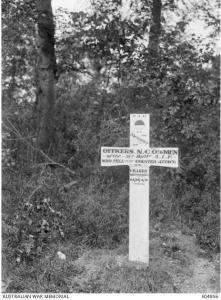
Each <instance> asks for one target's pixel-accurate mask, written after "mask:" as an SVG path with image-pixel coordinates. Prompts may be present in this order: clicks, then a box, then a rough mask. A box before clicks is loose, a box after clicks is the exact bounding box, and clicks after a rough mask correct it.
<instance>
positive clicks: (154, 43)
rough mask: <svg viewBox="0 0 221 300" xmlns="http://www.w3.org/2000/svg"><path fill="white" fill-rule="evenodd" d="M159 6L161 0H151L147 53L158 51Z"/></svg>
mask: <svg viewBox="0 0 221 300" xmlns="http://www.w3.org/2000/svg"><path fill="white" fill-rule="evenodd" d="M161 8H162V3H161V0H153V4H152V24H151V26H150V34H149V46H148V48H149V53H150V54H151V56H152V55H156V54H157V52H158V46H159V37H160V30H161V20H160V19H161Z"/></svg>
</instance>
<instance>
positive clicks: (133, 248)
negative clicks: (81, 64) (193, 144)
mask: <svg viewBox="0 0 221 300" xmlns="http://www.w3.org/2000/svg"><path fill="white" fill-rule="evenodd" d="M149 120H150V118H149V114H131V115H130V147H101V166H122V165H128V166H129V168H130V178H129V181H130V187H129V260H130V261H138V262H143V263H146V264H149V167H150V166H161V167H171V168H176V167H178V148H150V145H149V123H150V122H149Z"/></svg>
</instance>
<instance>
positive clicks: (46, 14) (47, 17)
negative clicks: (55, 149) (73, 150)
mask: <svg viewBox="0 0 221 300" xmlns="http://www.w3.org/2000/svg"><path fill="white" fill-rule="evenodd" d="M37 13H38V23H37V25H38V41H37V48H38V61H37V145H38V147H39V148H40V149H41V150H43V151H49V149H50V146H51V144H52V140H53V111H54V103H55V78H54V77H55V69H56V59H55V50H54V32H55V26H54V20H53V13H52V7H51V0H37Z"/></svg>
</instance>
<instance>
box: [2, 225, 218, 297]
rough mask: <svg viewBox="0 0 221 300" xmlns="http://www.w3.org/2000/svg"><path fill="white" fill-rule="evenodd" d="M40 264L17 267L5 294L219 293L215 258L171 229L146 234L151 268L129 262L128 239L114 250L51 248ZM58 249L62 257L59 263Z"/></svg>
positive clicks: (190, 236)
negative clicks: (148, 241) (148, 240)
mask: <svg viewBox="0 0 221 300" xmlns="http://www.w3.org/2000/svg"><path fill="white" fill-rule="evenodd" d="M56 247H57V248H56V249H54V250H53V254H52V253H51V252H49V253H48V254H47V255H45V256H44V257H42V259H41V261H40V263H39V262H36V265H32V266H30V267H27V265H25V264H21V265H19V266H17V268H14V270H13V272H12V273H13V274H11V275H10V280H9V284H8V285H7V287H6V291H7V292H37V293H39V292H43V293H47V292H69V293H81V292H83V293H119V292H122V293H135V292H136V293H155V292H157V293H218V292H219V291H220V288H219V266H220V265H219V254H212V255H208V253H207V252H206V251H204V250H202V249H201V248H200V247H199V246H198V245H197V243H196V238H195V236H194V234H184V233H182V231H181V230H178V229H177V228H176V226H174V228H170V229H169V230H168V229H167V228H164V229H162V228H160V227H157V228H154V229H152V230H151V233H150V264H149V266H146V265H145V264H138V263H133V262H129V261H128V241H127V240H125V241H124V243H122V244H121V245H120V246H119V247H118V248H116V249H112V250H110V249H89V248H88V247H79V246H78V247H77V246H76V244H75V242H74V241H72V242H70V241H69V242H66V243H65V244H61V245H59V246H56ZM57 251H61V252H62V253H63V254H65V256H66V259H64V260H62V259H59V257H58V255H57Z"/></svg>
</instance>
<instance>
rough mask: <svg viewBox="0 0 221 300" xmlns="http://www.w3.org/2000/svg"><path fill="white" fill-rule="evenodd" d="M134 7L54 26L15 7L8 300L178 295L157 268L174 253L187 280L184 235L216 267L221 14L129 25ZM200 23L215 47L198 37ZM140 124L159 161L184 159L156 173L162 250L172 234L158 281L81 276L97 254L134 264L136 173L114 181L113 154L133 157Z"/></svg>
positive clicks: (10, 25) (152, 10) (5, 45)
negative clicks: (172, 151) (161, 156)
mask: <svg viewBox="0 0 221 300" xmlns="http://www.w3.org/2000/svg"><path fill="white" fill-rule="evenodd" d="M122 5H123V4H122V1H121V0H108V1H101V0H95V1H92V10H91V12H83V11H82V12H70V11H68V10H65V9H59V10H57V11H56V13H54V14H52V10H51V3H50V1H49V0H44V1H43V0H37V1H29V0H23V1H22V0H11V1H6V0H2V122H3V124H2V151H3V153H2V195H3V197H2V228H3V229H2V231H3V232H2V240H3V243H2V253H3V277H4V278H5V282H6V291H8V292H165V291H168V289H169V291H172V292H177V291H178V292H179V291H180V290H179V289H178V288H177V287H176V285H175V284H174V282H173V280H172V279H171V278H172V277H173V276H172V275H173V273H174V272H175V271H174V270H173V271H171V273H170V272H169V271H168V270H166V268H164V265H163V264H162V265H159V266H158V267H157V266H156V265H154V262H156V261H161V260H160V259H161V258H160V257H162V253H163V255H164V256H165V257H166V259H167V260H168V259H169V258H170V259H172V260H173V261H176V265H178V264H181V265H180V266H181V269H182V268H184V265H187V264H188V260H189V258H188V259H187V257H188V255H187V253H186V254H185V251H184V248H182V241H183V240H184V239H185V238H184V236H185V235H187V236H189V237H190V236H191V237H195V238H196V242H197V243H198V246H199V247H201V248H199V249H201V251H203V252H202V253H203V254H204V255H205V256H208V257H213V255H215V254H216V253H218V252H219V251H220V241H219V231H220V204H219V188H220V186H219V182H220V177H219V171H220V168H219V118H220V116H219V91H220V76H219V75H220V68H219V65H220V57H219V54H218V53H217V51H216V50H215V49H216V44H217V38H218V34H219V26H220V24H219V15H218V9H219V5H220V4H219V1H215V0H214V1H207V0H202V1H198V2H197V1H195V2H194V1H185V0H183V1H175V0H174V1H173V0H167V1H166V0H162V1H161V0H153V1H151V0H131V1H130V16H124V15H123V13H122ZM173 19H175V20H176V22H175V21H174V22H171V20H173ZM194 19H199V20H203V21H204V22H205V27H206V28H209V31H208V32H209V33H208V35H207V37H206V38H203V37H200V36H197V35H195V34H192V35H190V34H187V28H188V26H189V24H190V22H192V20H194ZM130 113H149V114H150V118H151V121H150V124H151V132H150V141H151V147H164V146H166V147H179V151H180V152H179V153H180V160H179V168H178V169H169V168H168V169H167V168H154V167H153V168H151V172H150V180H151V182H150V218H151V221H150V226H151V235H150V237H151V241H152V244H151V247H152V248H154V243H153V241H154V239H155V241H156V238H158V237H159V236H161V234H163V236H161V238H162V239H163V241H164V243H163V244H162V243H161V242H162V241H160V242H159V243H160V244H159V245H160V246H159V247H158V246H157V247H158V248H160V249H161V250H162V252H160V253H161V254H159V256H158V257H157V255H158V254H154V255H156V256H154V255H152V257H153V258H152V260H153V263H152V266H151V267H150V270H149V269H148V272H147V271H145V272H144V271H143V270H136V269H133V267H131V266H129V265H127V264H126V263H125V265H124V267H122V268H123V269H122V268H120V267H119V264H117V263H116V261H115V260H114V259H115V258H114V257H116V255H115V256H113V257H112V256H111V260H108V264H107V260H105V258H104V261H102V260H101V261H102V270H105V271H102V272H104V273H102V274H100V275H99V274H98V273H96V268H95V267H94V266H93V267H91V270H92V271H91V270H90V272H89V271H87V272H86V271H85V266H84V264H83V265H81V266H79V265H78V264H77V263H75V262H76V261H77V260H78V259H79V258H81V257H84V253H86V251H98V252H89V253H101V252H99V251H112V250H113V251H116V253H118V252H119V253H120V254H119V253H118V254H117V255H118V256H119V255H126V254H127V251H128V250H127V244H128V168H127V167H109V168H103V167H101V166H100V148H101V146H128V145H129V115H130ZM165 228H166V231H165V230H164V229H165ZM174 228H175V229H176V230H177V228H178V229H179V230H180V232H181V233H182V234H183V239H182V238H180V237H177V236H176V235H173V236H168V232H170V230H171V231H172V230H174ZM179 238H180V240H179ZM178 240H179V242H178ZM157 241H158V240H157ZM162 245H163V246H162ZM198 246H197V247H198ZM152 248H151V249H152ZM190 248H191V247H190ZM99 249H100V250H99ZM119 249H120V250H119ZM122 249H123V250H122ZM155 250H156V249H155ZM161 250H160V251H161ZM57 251H61V252H62V253H65V254H66V256H67V259H66V260H65V261H61V260H59V259H58V257H57V256H56V255H57V254H56V253H57ZM151 251H152V250H151ZM102 253H103V252H102ZM108 253H109V252H108ZM111 253H112V252H111ZM113 253H115V252H113ZM116 253H115V254H116ZM154 253H156V252H154ZM177 253H180V254H179V255H178V257H176V255H177ZM96 255H98V254H96ZM96 255H95V256H96ZM98 256H99V255H98ZM108 259H109V258H108ZM165 261H166V260H165ZM161 262H162V261H161ZM100 263H101V262H100ZM85 264H86V262H85ZM182 264H183V265H182ZM87 265H90V263H89V262H88V261H87ZM160 268H161V269H160ZM84 272H86V274H87V275H85V273H84ZM82 274H83V275H82ZM94 274H95V275H94ZM113 274H116V278H115V279H114V278H113V276H114V275H113ZM171 274H172V275H171ZM170 275H171V276H172V277H171V276H170ZM80 276H82V277H80ZM83 276H84V281H83V279H82V278H83ZM119 278H121V279H119ZM168 278H169V279H168ZM168 280H171V282H172V283H171V282H170V283H168ZM118 281H120V282H121V285H120V286H119V285H117V284H118ZM126 281H127V283H125V282H126ZM113 282H114V283H113ZM143 282H144V283H143ZM111 283H113V284H112V285H111ZM124 283H125V284H124ZM165 284H166V285H165ZM168 284H170V286H172V290H171V289H170V288H171V287H170V288H168ZM165 286H166V287H165Z"/></svg>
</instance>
